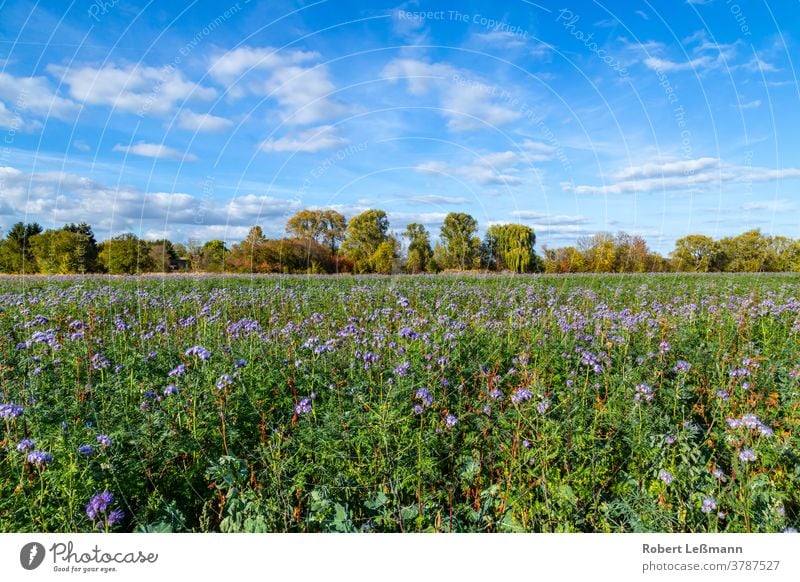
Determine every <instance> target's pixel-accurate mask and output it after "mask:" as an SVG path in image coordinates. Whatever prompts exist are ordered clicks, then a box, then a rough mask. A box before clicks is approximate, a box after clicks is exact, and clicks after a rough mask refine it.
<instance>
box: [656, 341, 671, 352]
mask: <svg viewBox="0 0 800 582" xmlns="http://www.w3.org/2000/svg"><path fill="white" fill-rule="evenodd" d="M669 350H670V347H669V342H668V341H663V342H661V343H660V344H658V353H659V354H661V355H662V356H663V355H664V354H666V353H667V352H668V351H669Z"/></svg>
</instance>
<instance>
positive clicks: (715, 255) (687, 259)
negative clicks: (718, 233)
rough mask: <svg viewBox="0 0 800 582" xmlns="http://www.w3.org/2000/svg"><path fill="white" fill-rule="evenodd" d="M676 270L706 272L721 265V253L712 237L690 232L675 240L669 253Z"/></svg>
mask: <svg viewBox="0 0 800 582" xmlns="http://www.w3.org/2000/svg"><path fill="white" fill-rule="evenodd" d="M671 256H672V263H673V265H674V267H675V270H676V271H688V272H692V273H708V272H711V271H718V270H720V268H721V266H722V253H721V250H720V247H719V244H717V243H716V242H715V241H714V239H712V238H711V237H710V236H705V235H702V234H690V235H687V236H684V237H683V238H679V239H678V240H677V241H675V249H674V250H673V251H672V253H671Z"/></svg>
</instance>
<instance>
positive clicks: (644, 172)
mask: <svg viewBox="0 0 800 582" xmlns="http://www.w3.org/2000/svg"><path fill="white" fill-rule="evenodd" d="M614 178H615V180H616V181H614V182H612V183H610V184H604V185H601V186H595V185H578V186H575V185H574V184H572V183H569V182H562V183H561V188H562V190H563V191H565V192H574V193H575V194H629V193H644V192H656V191H684V190H689V189H694V188H697V187H703V186H708V187H714V188H720V187H722V185H723V184H728V183H745V184H750V183H753V182H769V181H774V180H780V179H790V178H800V168H760V167H752V166H736V165H731V164H723V163H721V162H720V160H718V159H717V158H698V159H695V160H682V161H667V162H659V163H652V164H644V165H641V166H635V167H629V168H625V169H622V170H620V171H618V172H616V173H615V174H614Z"/></svg>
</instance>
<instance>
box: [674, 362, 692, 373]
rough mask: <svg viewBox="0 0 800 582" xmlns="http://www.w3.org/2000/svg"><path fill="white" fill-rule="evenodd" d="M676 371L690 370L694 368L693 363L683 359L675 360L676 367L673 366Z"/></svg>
mask: <svg viewBox="0 0 800 582" xmlns="http://www.w3.org/2000/svg"><path fill="white" fill-rule="evenodd" d="M672 369H673V370H675V371H676V372H688V371H689V370H691V369H692V365H691V364H690V363H689V362H685V361H683V360H678V361H677V362H675V367H674V368H672Z"/></svg>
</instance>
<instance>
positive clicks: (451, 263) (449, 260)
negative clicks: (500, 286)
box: [440, 212, 481, 270]
mask: <svg viewBox="0 0 800 582" xmlns="http://www.w3.org/2000/svg"><path fill="white" fill-rule="evenodd" d="M477 230H478V221H477V220H475V219H474V218H473V217H472V216H470V215H469V214H465V213H463V212H451V213H450V214H448V215H447V216H446V217H445V219H444V223H443V224H442V230H441V234H440V238H441V240H442V245H441V250H440V253H441V255H442V258H441V260H442V261H444V264H443V265H442V266H443V267H445V268H449V269H462V270H463V269H472V268H475V267H476V266H478V264H479V259H480V246H481V241H480V239H479V238H478V237H476V236H475V233H476V232H477Z"/></svg>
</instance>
